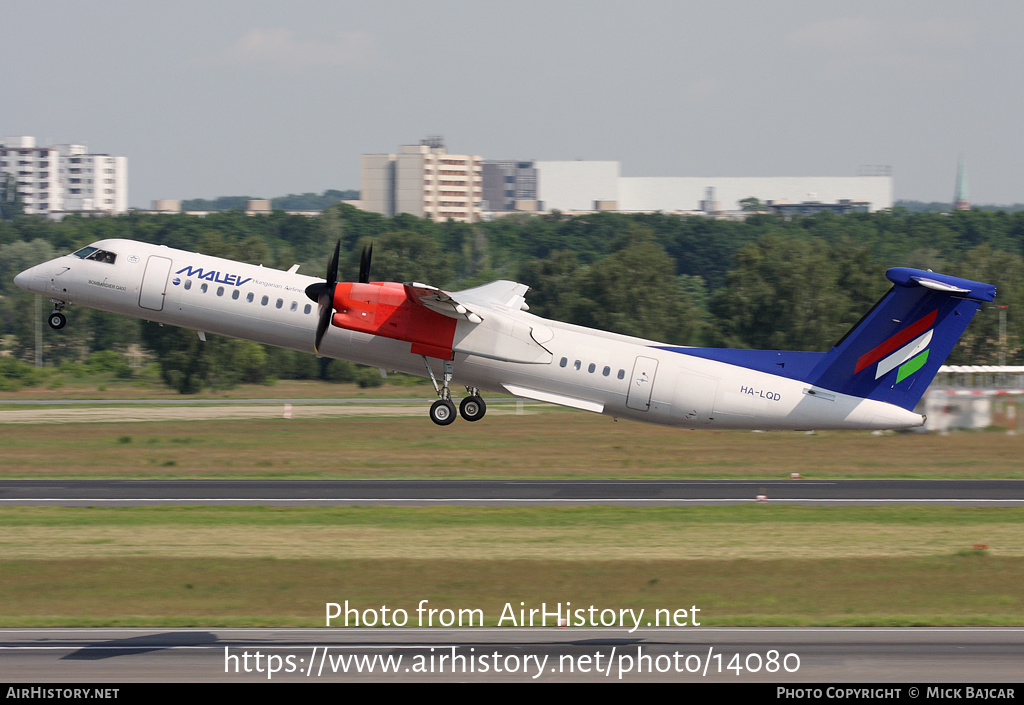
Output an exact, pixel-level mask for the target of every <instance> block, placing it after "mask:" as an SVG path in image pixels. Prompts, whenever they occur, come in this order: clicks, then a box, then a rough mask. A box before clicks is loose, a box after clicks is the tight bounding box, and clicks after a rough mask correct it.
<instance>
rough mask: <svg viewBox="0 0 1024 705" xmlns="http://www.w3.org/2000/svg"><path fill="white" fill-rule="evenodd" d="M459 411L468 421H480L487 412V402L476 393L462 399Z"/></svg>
mask: <svg viewBox="0 0 1024 705" xmlns="http://www.w3.org/2000/svg"><path fill="white" fill-rule="evenodd" d="M459 413H460V414H462V418H464V419H466V421H479V420H480V419H482V418H483V417H484V414H486V413H487V404H485V403H484V400H483V398H482V397H479V396H476V395H475V394H474V395H473V396H469V397H466V398H465V399H463V400H462V403H461V404H459Z"/></svg>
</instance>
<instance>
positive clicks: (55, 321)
mask: <svg viewBox="0 0 1024 705" xmlns="http://www.w3.org/2000/svg"><path fill="white" fill-rule="evenodd" d="M63 311H64V304H62V303H57V304H54V306H53V313H51V314H50V317H49V318H48V319H47V321H46V322H47V323H49V324H50V328H53V329H54V330H60V329H61V328H63V327H64V326H66V325H67V324H68V317H67V316H65V315H64V313H63Z"/></svg>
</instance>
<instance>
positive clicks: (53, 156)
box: [0, 137, 64, 215]
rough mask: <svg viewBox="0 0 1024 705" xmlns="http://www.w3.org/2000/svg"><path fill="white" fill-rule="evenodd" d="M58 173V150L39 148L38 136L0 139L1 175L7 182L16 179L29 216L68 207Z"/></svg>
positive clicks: (23, 205)
mask: <svg viewBox="0 0 1024 705" xmlns="http://www.w3.org/2000/svg"><path fill="white" fill-rule="evenodd" d="M58 173H59V165H58V154H57V150H56V148H54V147H37V146H36V140H35V138H34V137H5V138H3V140H0V175H2V177H3V180H4V181H6V180H7V178H8V176H11V177H13V178H14V181H15V183H16V184H17V189H18V195H19V196H20V198H21V204H22V208H23V210H24V212H25V213H29V214H33V215H35V214H41V215H46V214H47V213H49V212H50V211H51V210H61V209H62V208H63V207H64V199H63V196H62V193H61V187H60V181H59V179H58ZM2 207H3V205H2V204H0V208H2Z"/></svg>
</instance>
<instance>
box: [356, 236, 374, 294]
mask: <svg viewBox="0 0 1024 705" xmlns="http://www.w3.org/2000/svg"><path fill="white" fill-rule="evenodd" d="M371 259H373V243H372V242H370V243H368V244H366V245H363V254H362V255H361V256H360V257H359V283H360V284H367V283H369V281H370V260H371Z"/></svg>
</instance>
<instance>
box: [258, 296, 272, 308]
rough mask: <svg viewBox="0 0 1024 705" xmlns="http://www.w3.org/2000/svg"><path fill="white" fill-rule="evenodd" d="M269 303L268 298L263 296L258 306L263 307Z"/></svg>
mask: <svg viewBox="0 0 1024 705" xmlns="http://www.w3.org/2000/svg"><path fill="white" fill-rule="evenodd" d="M269 301H270V298H269V297H267V296H264V297H263V298H262V299H261V300H260V304H262V305H263V306H266V305H267V303H268V302H269Z"/></svg>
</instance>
